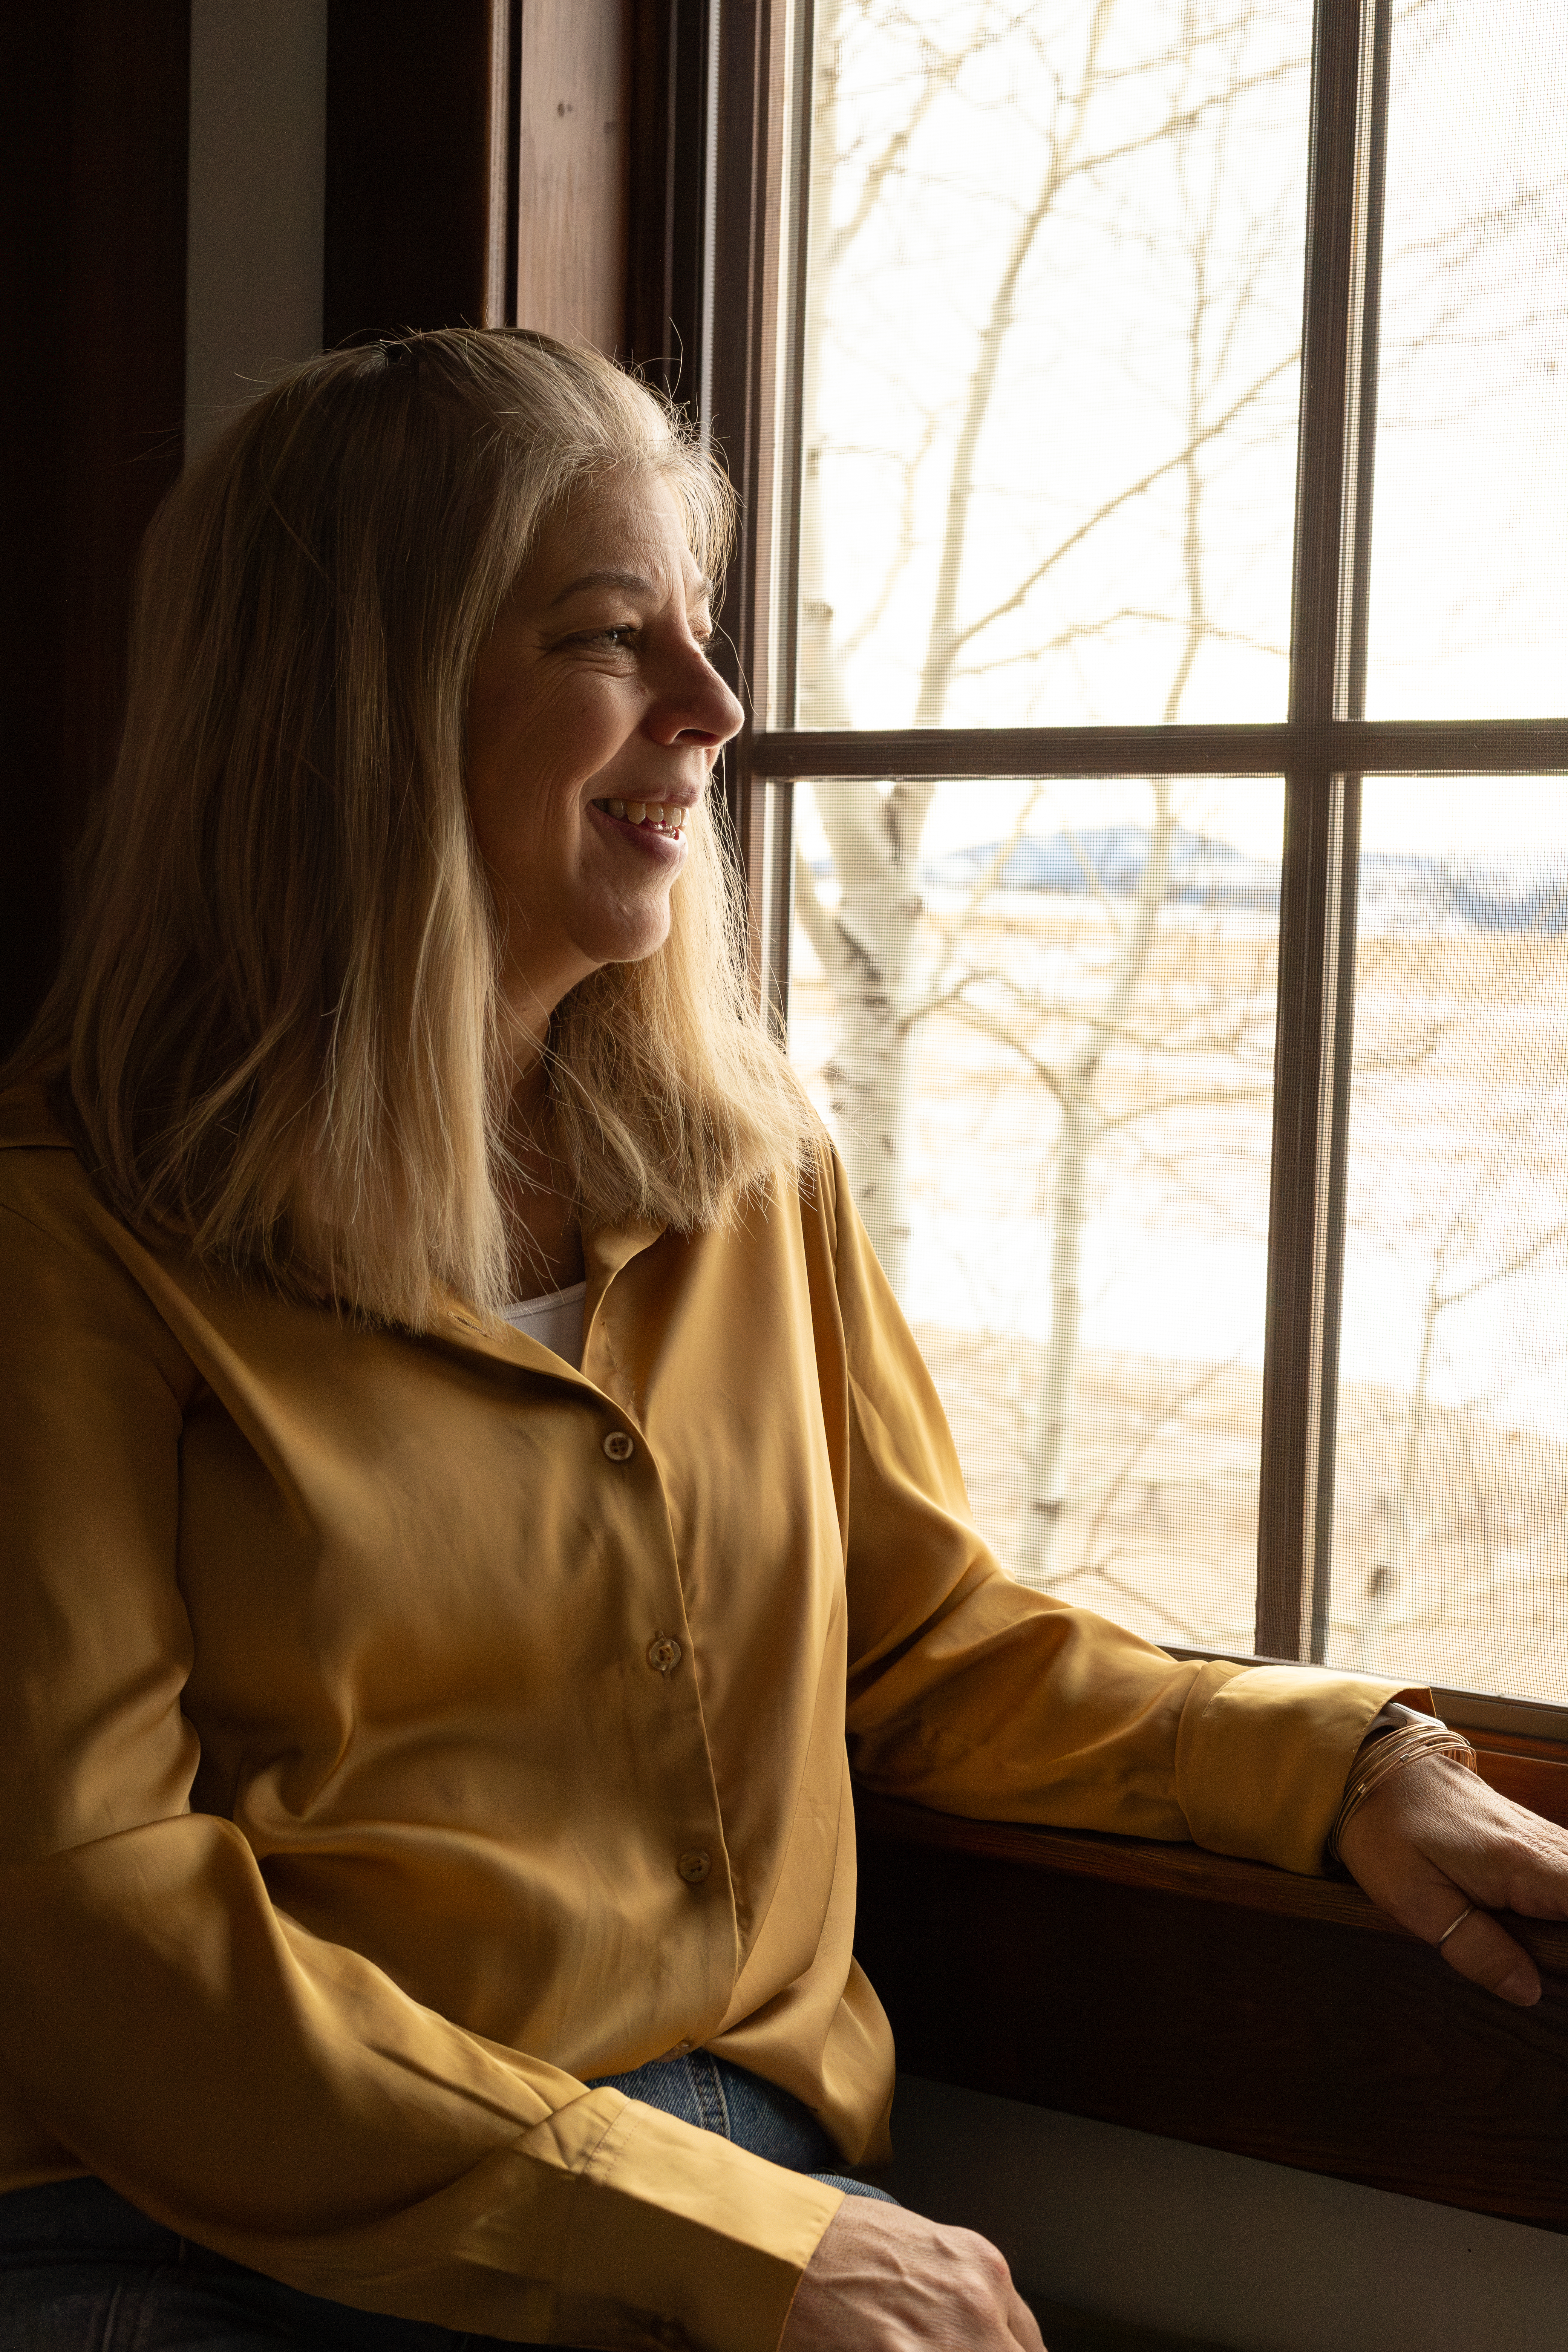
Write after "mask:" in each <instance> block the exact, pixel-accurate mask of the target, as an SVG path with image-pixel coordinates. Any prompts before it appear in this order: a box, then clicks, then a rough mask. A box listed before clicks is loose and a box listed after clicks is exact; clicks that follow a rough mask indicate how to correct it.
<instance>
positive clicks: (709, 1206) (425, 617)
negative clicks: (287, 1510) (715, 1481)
mask: <svg viewBox="0 0 1568 2352" xmlns="http://www.w3.org/2000/svg"><path fill="white" fill-rule="evenodd" d="M627 471H633V472H647V471H653V472H655V473H657V474H658V475H659V476H661V477H663V478H665V479H666V480H668V482H669V483H670V485H671V486H672V488H674V490H675V492H676V494H677V496H678V498H679V500H680V502H681V505H682V507H683V509H684V512H685V515H686V518H687V522H688V527H689V534H690V539H691V543H692V550H693V553H694V555H695V556H696V558H697V560H698V562H700V564H701V566H702V568H703V570H704V571H705V572H709V573H710V575H714V576H716V575H717V573H718V572H719V571H720V569H721V565H722V562H723V559H724V556H725V554H726V552H727V551H728V546H729V541H730V534H731V493H730V490H729V486H728V484H727V483H726V481H725V480H724V478H723V477H722V475H721V473H720V472H719V471H718V469H717V467H715V466H714V465H713V464H712V463H711V461H710V459H709V458H708V457H707V456H706V455H705V454H704V453H703V452H702V451H701V450H700V448H699V446H697V444H696V442H695V440H694V438H693V436H692V435H691V433H690V431H689V427H688V426H687V425H686V424H685V422H684V420H683V419H682V418H681V417H679V415H676V414H675V413H674V412H672V411H671V410H670V409H668V407H667V406H666V405H664V404H661V403H660V402H659V401H658V399H657V398H656V397H655V395H654V394H652V393H651V392H649V391H648V390H647V388H646V387H645V386H643V385H642V384H641V383H637V382H636V381H635V380H633V379H632V378H630V377H628V376H626V375H625V374H623V373H621V372H620V371H619V370H617V369H616V368H615V367H614V366H612V365H611V363H610V362H608V361H607V360H605V359H603V358H601V357H600V356H599V355H598V354H597V353H595V352H589V351H579V350H572V349H568V348H566V347H565V346H563V345H561V344H558V343H554V342H552V341H549V340H548V339H547V338H545V337H543V336H536V335H526V334H511V333H507V332H504V331H503V332H477V331H468V330H447V331H441V332H438V333H429V334H423V335H411V336H410V337H409V338H408V339H407V341H406V342H405V343H404V344H395V345H391V346H380V345H376V346H371V347H368V348H363V349H358V350H353V351H346V352H335V353H331V354H329V355H328V356H326V357H324V358H321V359H317V360H312V361H310V362H308V363H307V364H305V365H303V366H300V367H298V368H295V369H293V370H292V371H290V372H289V373H288V374H287V375H285V376H283V377H282V378H281V379H280V380H279V381H278V382H277V383H275V384H274V385H273V386H272V387H271V388H270V389H269V390H268V392H267V393H266V394H264V395H263V396H262V397H260V398H259V399H258V400H257V402H256V403H255V404H254V405H252V406H251V407H250V408H248V409H247V411H246V412H245V413H244V414H243V415H240V416H239V417H238V418H237V420H236V421H235V422H234V424H233V425H231V426H230V427H229V429H228V430H227V432H226V434H225V435H224V436H222V437H221V438H220V439H219V440H218V441H217V443H216V445H215V446H213V447H212V448H211V449H210V450H209V451H208V452H207V453H206V454H205V456H204V457H202V458H201V460H200V461H199V462H198V463H197V464H195V466H194V467H192V468H191V469H190V471H189V472H188V473H187V474H186V476H185V478H184V480H183V481H182V482H181V483H180V484H179V485H178V487H177V488H175V489H174V491H173V492H172V493H171V494H170V496H169V498H168V499H167V501H166V502H165V504H164V505H163V508H162V509H161V510H160V512H159V514H158V516H157V518H156V520H155V521H154V522H153V527H152V530H151V531H150V532H149V534H148V538H147V541H146V544H145V547H144V549H143V551H142V562H141V568H140V572H139V577H138V585H137V595H136V603H135V612H134V618H133V623H132V646H131V671H130V689H129V697H128V707H127V714H126V721H125V731H124V738H123V741H122V745H121V753H120V759H119V762H118V765H117V768H116V771H115V774H114V778H113V782H112V783H111V785H110V790H109V793H107V795H106V797H105V801H104V803H103V806H102V809H101V811H100V817H99V820H98V822H97V824H96V828H95V835H94V839H93V842H92V845H91V849H90V863H89V869H88V877H89V878H88V880H87V883H86V887H85V890H84V893H83V897H82V901H81V906H80V913H79V919H78V921H77V923H76V925H75V927H74V930H73V936H72V939H71V941H70V943H69V946H68V951H67V955H66V960H65V963H64V966H63V969H62V971H61V975H60V978H59V980H58V982H57V985H56V987H55V990H54V992H53V993H52V995H51V997H50V999H49V1002H48V1003H47V1005H46V1006H45V1008H44V1011H43V1013H42V1014H41V1015H40V1017H39V1021H38V1023H37V1025H36V1027H35V1030H34V1032H33V1034H32V1037H31V1038H30V1039H29V1041H28V1045H27V1046H26V1048H25V1049H24V1051H25V1055H26V1059H27V1060H28V1061H29V1062H30V1063H31V1064H34V1065H37V1063H38V1062H39V1061H41V1060H43V1059H45V1058H46V1057H47V1056H48V1055H51V1054H53V1055H55V1056H56V1057H57V1058H58V1057H59V1056H61V1055H64V1056H66V1057H67V1059H68V1074H69V1087H70V1093H71V1097H72V1098H73V1102H74V1106H75V1110H76V1114H77V1117H78V1118H79V1121H80V1122H81V1124H82V1126H83V1127H84V1128H85V1129H86V1135H87V1139H88V1141H89V1144H90V1147H91V1150H92V1152H93V1155H94V1156H95V1158H96V1160H97V1163H98V1173H99V1176H100V1181H101V1182H102V1183H103V1184H104V1185H105V1186H106V1187H107V1189H108V1191H109V1192H110V1196H111V1197H112V1198H113V1200H114V1202H115V1204H116V1206H117V1207H118V1208H119V1209H120V1211H121V1213H122V1214H123V1215H124V1216H125V1217H126V1219H127V1220H128V1221H129V1222H130V1223H132V1225H134V1226H136V1227H137V1228H139V1229H141V1230H142V1231H144V1232H147V1233H149V1234H153V1235H161V1236H165V1237H170V1238H174V1239H176V1240H178V1241H179V1242H182V1243H183V1244H185V1245H187V1246H188V1247H189V1248H191V1249H192V1250H193V1251H194V1252H195V1254H196V1255H198V1256H199V1257H202V1258H204V1259H207V1260H209V1261H219V1262H223V1263H226V1264H229V1265H240V1266H245V1267H248V1268H251V1269H254V1270H259V1271H261V1272H262V1273H264V1274H265V1275H267V1276H269V1277H271V1278H272V1279H274V1280H277V1281H279V1282H280V1283H282V1284H283V1285H284V1286H309V1287H320V1286H322V1285H323V1284H324V1285H326V1286H330V1288H331V1290H332V1291H333V1292H334V1293H335V1295H336V1296H338V1297H340V1298H342V1299H345V1300H348V1301H352V1302H353V1305H355V1306H356V1307H359V1308H360V1309H362V1310H363V1311H365V1312H368V1313H369V1314H371V1315H373V1316H376V1317H381V1318H387V1319H389V1320H393V1321H396V1322H400V1323H404V1324H406V1325H411V1326H413V1327H415V1328H419V1327H421V1326H422V1325H424V1324H425V1323H426V1322H427V1321H428V1319H429V1317H430V1315H431V1312H432V1310H433V1307H435V1305H436V1302H437V1297H438V1294H439V1288H440V1286H450V1287H451V1288H453V1289H456V1290H457V1291H458V1292H459V1293H461V1294H462V1295H463V1296H465V1297H467V1298H468V1300H469V1301H471V1302H472V1303H473V1304H475V1305H476V1306H478V1307H479V1308H480V1310H481V1311H482V1312H485V1313H487V1314H488V1313H493V1312H494V1311H495V1310H496V1309H497V1308H498V1307H500V1305H502V1304H504V1302H505V1300H506V1297H507V1295H508V1282H507V1273H508V1265H507V1255H508V1254H507V1244H506V1234H505V1228H504V1223H503V1218H502V1214H501V1210H500V1201H499V1197H498V1191H497V1178H498V1176H499V1175H500V1172H501V1171H502V1169H503V1167H504V1165H505V1163H506V1149H505V1143H504V1139H503V1137H504V1122H505V1114H506V1099H505V1096H506V1087H505V1082H504V1080H503V1078H502V1077H501V1075H500V1071H501V1057H500V1051H499V1036H500V1029H499V1005H498V994H497V978H498V952H497V926H496V918H495V912H494V908H493V905H492V902H491V898H490V892H489V885H488V882H487V880H486V878H485V876H484V872H483V869H482V866H481V865H480V862H479V856H478V854H477V851H476V848H475V845H474V842H473V838H472V834H471V829H470V825H469V822H468V807H467V802H466V799H465V793H464V725H465V714H466V709H467V703H468V689H469V683H470V679H471V677H472V674H473V668H474V664H475V660H476V658H477V656H478V654H479V649H480V647H481V646H483V644H484V642H485V640H486V638H487V636H488V635H489V632H490V629H491V628H492V626H493V625H494V623H495V620H496V617H497V615H498V614H499V612H500V607H501V604H502V603H503V602H504V600H505V598H506V595H507V593H508V591H509V589H510V586H511V584H512V583H513V582H514V580H515V579H516V576H517V573H518V572H519V570H520V568H521V565H522V564H523V563H524V562H526V560H527V557H528V555H529V552H530V551H531V547H532V545H533V544H534V543H535V541H536V540H537V537H538V534H539V531H540V529H541V526H542V523H543V522H544V520H546V518H547V517H548V516H549V515H550V514H551V513H552V512H553V511H555V510H556V509H558V508H559V507H560V505H561V504H562V502H563V500H564V499H567V498H569V497H570V496H571V494H572V493H573V491H574V488H578V487H579V486H581V485H584V484H588V483H592V482H593V481H595V480H603V479H604V478H605V476H606V475H608V474H625V473H626V472H627ZM671 913H672V922H671V929H670V932H669V936H668V940H666V942H665V944H664V945H663V946H662V947H661V948H659V949H658V950H657V951H656V952H655V953H654V954H652V955H651V956H649V957H647V959H646V960H645V961H639V962H635V963H623V964H615V965H609V966H606V967H605V968H604V969H603V970H601V971H597V972H595V974H594V975H593V976H592V977H591V978H590V979H588V980H586V981H584V982H582V984H581V985H580V986H579V987H577V988H576V989H574V991H573V992H572V993H571V994H570V995H569V996H568V997H567V998H566V999H565V1000H564V1001H563V1003H562V1004H561V1005H560V1007H559V1008H558V1010H557V1013H556V1015H555V1018H554V1020H553V1022H552V1028H551V1035H550V1039H549V1044H548V1047H547V1055H548V1060H549V1069H550V1081H551V1100H552V1134H551V1149H552V1154H553V1157H554V1160H555V1161H556V1163H557V1165H558V1166H560V1167H562V1168H563V1170H564V1171H565V1174H566V1181H568V1182H569V1183H571V1184H572V1185H574V1187H575V1192H576V1197H577V1202H578V1206H579V1209H580V1213H581V1214H582V1215H583V1217H584V1220H585V1221H587V1222H590V1223H610V1222H615V1221H619V1220H624V1219H626V1218H639V1219H641V1218H647V1219H651V1220H653V1221H655V1222H658V1223H663V1224H666V1225H670V1226H674V1227H676V1228H678V1229H680V1230H689V1229H691V1228H693V1227H697V1226H701V1225H707V1224H714V1223H721V1222H722V1221H723V1220H724V1219H725V1218H726V1217H728V1216H729V1215H731V1214H732V1213H734V1212H735V1211H736V1209H737V1208H738V1206H739V1205H740V1204H741V1203H742V1202H743V1201H744V1200H746V1199H748V1198H750V1197H754V1196H756V1195H757V1194H758V1193H759V1192H763V1191H765V1189H766V1188H767V1186H768V1185H769V1183H770V1182H772V1181H774V1180H775V1179H776V1178H777V1177H778V1175H779V1174H780V1173H781V1171H798V1170H799V1169H801V1168H803V1167H805V1165H807V1164H808V1162H809V1160H810V1157H811V1153H812V1150H813V1149H814V1141H815V1135H816V1122H815V1119H814V1116H813V1114H812V1112H811V1110H810V1108H809V1106H808V1105H807V1103H806V1101H805V1097H804V1095H803V1094H802V1092H801V1089H800V1088H799V1087H798V1085H797V1084H796V1082H795V1078H794V1076H793V1075H792V1074H791V1072H790V1070H789V1067H788V1065H787V1063H786V1062H785V1060H784V1056H783V1055H782V1054H781V1052H780V1051H779V1049H778V1047H777V1046H776V1045H774V1044H773V1041H772V1039H771V1038H770V1036H769V1035H768V1033H767V1030H766V1026H765V1022H764V1019H763V1016H762V1015H761V1014H760V1013H759V1012H758V1010H757V1009H756V1007H755V1005H754V1003H753V1002H752V992H751V990H750V987H749V985H748V982H747V979H746V972H745V962H744V950H743V939H744V932H743V922H742V911H741V907H740V901H739V894H738V885H737V883H736V880H735V877H734V875H733V870H732V866H731V861H730V860H729V858H728V856H727V855H726V852H725V849H724V847H723V845H722V844H721V841H720V840H719V838H718V837H717V835H716V833H715V829H714V819H713V816H712V814H711V812H710V810H709V809H708V808H707V807H706V806H704V808H703V809H702V810H701V811H700V812H697V813H694V822H693V823H692V824H691V826H690V828H689V856H688V860H687V864H686V866H685V869H684V871H683V873H682V875H681V877H680V879H679V883H678V884H677V887H676V888H675V890H674V892H673V894H672V901H671Z"/></svg>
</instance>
